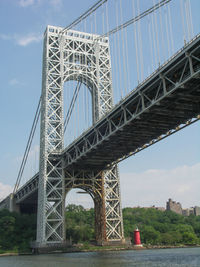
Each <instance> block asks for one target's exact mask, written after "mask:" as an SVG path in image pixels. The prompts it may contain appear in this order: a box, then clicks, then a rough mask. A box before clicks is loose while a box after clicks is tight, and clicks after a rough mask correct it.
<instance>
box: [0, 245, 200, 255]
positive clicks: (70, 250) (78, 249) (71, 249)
mask: <svg viewBox="0 0 200 267" xmlns="http://www.w3.org/2000/svg"><path fill="white" fill-rule="evenodd" d="M196 247H200V245H180V246H174V245H168V246H167V245H166V246H160V245H157V246H156V245H144V246H142V247H136V246H134V245H131V246H130V245H129V246H124V247H114V246H113V247H112V246H111V247H98V246H97V247H95V246H91V247H88V248H84V247H83V248H81V247H69V248H67V249H66V250H62V251H60V250H55V251H51V252H46V253H38V255H39V254H56V253H76V252H100V251H102V252H104V251H122V250H147V249H173V248H196ZM25 255H37V254H33V253H31V252H21V253H20V252H5V253H0V257H4V256H5V257H6V256H25Z"/></svg>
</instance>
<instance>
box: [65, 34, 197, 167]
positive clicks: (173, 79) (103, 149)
mask: <svg viewBox="0 0 200 267" xmlns="http://www.w3.org/2000/svg"><path fill="white" fill-rule="evenodd" d="M199 80H200V36H197V37H196V38H195V39H194V40H192V41H191V43H190V44H189V45H188V46H186V47H184V48H183V49H182V50H181V51H179V53H177V54H176V55H175V56H174V57H173V58H172V59H170V60H169V62H167V63H166V64H164V65H163V66H162V67H160V68H159V69H158V70H157V71H156V72H155V73H153V74H152V75H151V77H149V78H148V79H147V80H146V81H144V82H143V83H142V84H140V86H139V87H138V88H137V89H136V90H134V91H132V92H131V93H130V94H129V95H128V96H127V97H126V98H125V99H124V100H123V101H121V102H120V103H119V104H118V105H116V106H115V107H114V108H113V109H112V111H111V112H110V113H108V114H107V115H106V116H104V117H103V118H102V119H101V120H99V121H98V122H97V123H96V124H95V125H94V127H92V128H91V129H89V130H88V131H87V132H86V133H85V134H84V135H83V136H81V137H80V138H79V139H78V140H76V141H75V142H74V143H73V144H72V145H70V146H68V147H67V148H66V149H65V151H64V152H63V157H64V158H65V160H64V161H65V167H66V168H70V166H71V167H73V168H74V167H76V168H96V169H102V168H106V167H109V166H111V165H112V164H114V163H116V162H119V161H121V160H123V159H125V158H127V157H129V156H131V155H134V154H136V153H138V152H139V151H141V150H142V149H144V148H146V147H148V146H150V145H152V144H154V143H156V142H158V141H160V140H161V139H163V138H166V137H167V136H169V135H171V134H173V133H175V132H177V131H179V130H180V129H182V128H184V127H185V126H187V125H190V124H191V123H193V122H194V121H196V120H198V119H199V114H200V88H199V87H200V83H199ZM83 158H84V160H83ZM97 159H98V160H97Z"/></svg>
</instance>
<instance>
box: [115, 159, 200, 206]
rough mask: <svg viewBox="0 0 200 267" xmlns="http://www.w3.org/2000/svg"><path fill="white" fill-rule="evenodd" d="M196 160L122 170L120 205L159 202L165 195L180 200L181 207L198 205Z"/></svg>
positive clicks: (199, 169)
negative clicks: (168, 166) (163, 167)
mask: <svg viewBox="0 0 200 267" xmlns="http://www.w3.org/2000/svg"><path fill="white" fill-rule="evenodd" d="M199 172H200V163H198V164H195V165H193V166H187V165H185V166H180V167H177V168H174V169H171V170H159V169H153V170H147V171H145V172H142V173H122V174H121V177H120V180H121V197H122V205H123V207H127V206H130V207H133V206H151V205H156V206H163V207H165V205H166V201H167V200H168V198H172V199H173V200H175V201H178V202H180V203H182V207H183V208H188V207H191V206H196V205H197V206H200V194H199V188H200V178H199Z"/></svg>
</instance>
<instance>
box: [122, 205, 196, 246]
mask: <svg viewBox="0 0 200 267" xmlns="http://www.w3.org/2000/svg"><path fill="white" fill-rule="evenodd" d="M123 218H124V233H125V237H131V238H133V232H134V229H135V227H136V226H138V227H139V229H140V231H141V241H142V243H145V244H152V245H178V244H188V245H194V244H199V243H200V238H199V237H200V216H194V215H191V216H189V217H184V216H182V215H179V214H176V213H174V212H172V211H164V212H163V211H159V210H156V209H153V208H152V209H151V208H150V209H145V208H125V209H123Z"/></svg>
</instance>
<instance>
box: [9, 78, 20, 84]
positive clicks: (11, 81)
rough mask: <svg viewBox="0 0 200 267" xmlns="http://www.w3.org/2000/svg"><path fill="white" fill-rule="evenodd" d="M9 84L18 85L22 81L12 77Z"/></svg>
mask: <svg viewBox="0 0 200 267" xmlns="http://www.w3.org/2000/svg"><path fill="white" fill-rule="evenodd" d="M9 84H10V85H11V86H15V85H18V84H20V82H19V81H18V80H17V79H15V78H14V79H11V80H10V81H9Z"/></svg>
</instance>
